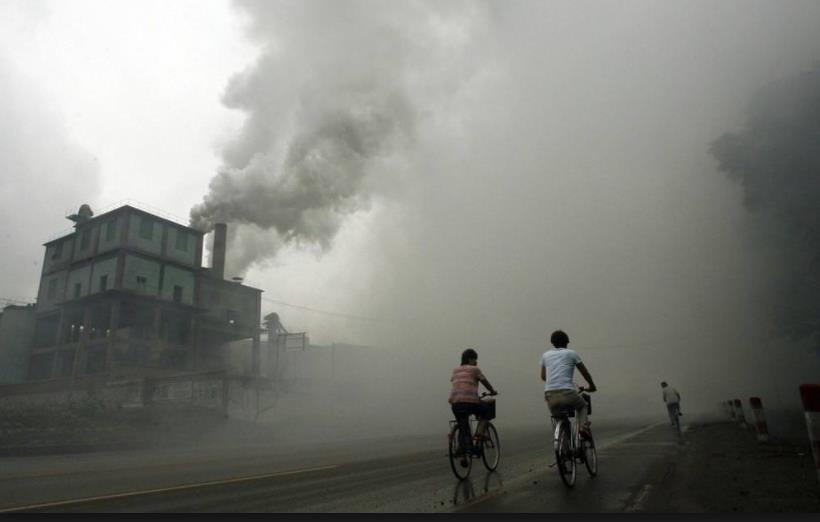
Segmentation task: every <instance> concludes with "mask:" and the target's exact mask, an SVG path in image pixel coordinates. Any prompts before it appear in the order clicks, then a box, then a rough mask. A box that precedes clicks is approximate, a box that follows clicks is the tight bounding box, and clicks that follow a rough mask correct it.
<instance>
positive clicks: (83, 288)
mask: <svg viewBox="0 0 820 522" xmlns="http://www.w3.org/2000/svg"><path fill="white" fill-rule="evenodd" d="M89 275H91V265H88V266H84V267H82V268H75V269H74V270H72V271H71V272H69V274H68V286H67V287H66V290H65V291H66V299H75V298H77V297H83V296H86V295H88V276H89ZM74 285H80V295H79V296H77V295H75V292H74Z"/></svg>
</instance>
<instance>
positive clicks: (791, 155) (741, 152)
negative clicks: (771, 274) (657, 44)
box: [709, 66, 820, 347]
mask: <svg viewBox="0 0 820 522" xmlns="http://www.w3.org/2000/svg"><path fill="white" fill-rule="evenodd" d="M709 151H710V152H711V154H712V155H713V156H714V157H715V159H717V161H718V169H719V170H721V171H723V172H725V173H726V174H727V175H728V177H729V179H731V180H733V181H735V182H737V183H739V184H740V185H741V186H742V187H743V194H744V204H745V206H746V208H747V209H748V210H749V212H751V213H753V214H756V215H758V216H761V217H765V219H767V220H768V223H769V224H770V226H772V227H773V229H774V230H776V234H771V235H770V236H768V237H767V240H769V239H771V240H772V241H776V242H777V243H776V246H777V248H778V249H779V252H780V253H781V261H782V264H781V266H779V267H778V269H779V270H780V272H779V273H778V274H777V278H776V279H775V280H776V282H777V283H776V285H777V288H776V294H775V296H776V300H777V301H778V302H776V303H773V304H774V305H775V308H774V309H775V320H776V324H777V326H778V328H779V329H780V332H781V333H782V334H784V335H786V336H788V337H789V338H792V339H795V340H798V339H805V338H807V337H813V338H815V339H816V340H820V335H818V334H819V333H820V66H815V68H814V69H813V70H810V71H808V72H805V73H802V74H799V75H796V76H792V77H789V78H785V79H782V80H779V81H776V82H774V83H772V84H770V85H768V86H766V87H765V88H763V89H761V90H760V91H759V92H758V93H757V94H756V95H755V96H754V97H753V99H752V101H751V103H750V105H749V108H748V118H747V121H746V124H745V127H744V128H743V129H742V130H741V131H740V132H737V133H726V134H724V135H723V136H721V137H720V138H718V139H717V140H715V141H714V142H713V143H712V144H711V146H710V149H709ZM816 346H817V347H820V344H816Z"/></svg>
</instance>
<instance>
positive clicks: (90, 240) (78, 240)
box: [72, 223, 100, 263]
mask: <svg viewBox="0 0 820 522" xmlns="http://www.w3.org/2000/svg"><path fill="white" fill-rule="evenodd" d="M99 233H100V226H99V224H97V223H91V224H85V225H81V226H80V227H78V228H77V232H76V233H75V234H74V255H73V256H72V260H73V262H75V263H76V262H77V261H82V260H84V259H90V258H91V257H93V256H94V253H95V246H96V245H97V236H98V235H99ZM84 237H87V240H86V242H84V241H83V238H84Z"/></svg>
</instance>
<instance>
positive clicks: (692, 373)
mask: <svg viewBox="0 0 820 522" xmlns="http://www.w3.org/2000/svg"><path fill="white" fill-rule="evenodd" d="M216 4H217V3H213V4H211V3H209V5H216ZM123 5H125V4H123ZM179 5H183V4H179ZM220 5H222V4H221V3H220ZM152 6H153V7H151V8H150V9H155V10H158V11H156V12H157V13H160V14H161V12H162V9H163V8H162V7H161V6H160V7H157V6H155V5H153V4H152ZM146 9H148V8H146ZM179 9H182V8H179ZM191 9H192V11H191V13H189V14H190V16H187V17H186V16H185V14H184V13H182V14H180V13H175V14H176V15H177V16H176V17H172V18H170V21H169V18H168V17H162V16H155V17H151V18H149V19H148V21H145V22H139V23H137V24H136V27H133V26H132V27H131V31H130V32H127V33H124V34H126V35H128V34H131V33H133V34H140V35H142V37H143V39H142V40H141V41H143V42H149V43H150V42H151V41H152V38H153V35H155V34H156V31H152V30H155V29H156V28H155V27H154V26H153V25H151V24H156V23H159V22H156V20H163V22H162V23H163V25H162V26H161V28H162V27H165V25H166V24H167V25H169V26H170V27H172V28H173V27H174V26H175V24H177V25H178V26H179V27H186V28H187V31H186V33H185V35H184V36H185V38H182V37H180V39H181V42H182V43H183V44H184V42H188V41H196V42H205V41H208V42H213V41H214V39H213V37H212V35H209V29H210V30H211V32H212V28H213V27H221V26H220V23H219V22H218V20H231V22H225V23H237V24H238V22H236V20H239V21H241V24H238V26H239V27H241V29H240V30H237V33H236V34H237V36H236V38H237V39H239V40H241V41H242V45H244V46H247V48H249V49H251V50H248V49H247V48H245V47H241V46H240V44H237V43H232V44H231V45H236V46H237V49H241V52H240V51H239V50H237V51H236V52H235V53H234V54H233V55H231V56H237V57H241V59H237V60H235V61H234V60H230V59H226V58H225V57H224V56H222V55H219V56H221V58H220V64H221V68H220V69H218V70H219V72H220V74H222V73H224V74H222V75H221V76H220V75H219V74H216V73H214V74H212V75H211V76H209V77H208V78H209V79H210V81H207V82H205V81H203V82H200V83H199V84H196V85H190V86H188V88H187V90H186V92H187V93H189V95H190V96H191V97H192V98H193V97H195V96H196V95H197V94H198V93H201V92H206V91H207V92H208V93H212V94H213V96H212V98H207V101H206V100H205V99H203V100H202V101H201V105H198V106H197V107H200V106H201V107H203V108H204V107H208V108H209V109H208V110H213V111H214V113H213V115H212V116H209V117H208V118H209V119H208V120H207V121H208V122H210V123H209V124H208V125H212V127H213V129H214V130H213V131H212V132H211V134H210V138H211V143H213V144H214V145H213V148H212V149H208V147H205V146H204V145H202V142H203V141H204V140H200V141H198V142H196V143H186V146H181V147H168V148H169V149H171V148H174V149H178V150H180V151H182V153H184V154H187V155H188V156H190V158H191V161H194V160H196V161H198V162H199V163H197V165H207V166H208V167H211V166H212V167H213V168H200V169H198V170H197V172H196V173H190V172H188V171H186V169H191V167H190V165H188V166H186V163H185V161H183V160H182V159H180V160H179V161H178V162H176V163H175V162H166V164H165V165H163V164H162V163H161V162H159V161H158V164H156V165H153V167H155V168H154V169H146V170H145V175H149V171H150V175H153V176H157V177H156V178H152V179H157V180H160V179H162V180H164V179H168V180H175V183H176V185H174V186H173V187H169V188H167V190H165V191H164V192H163V194H156V192H157V187H158V186H159V187H162V184H161V183H160V184H156V183H154V184H153V185H152V184H151V183H148V187H143V186H141V185H139V186H138V185H136V184H133V185H128V186H129V187H132V190H133V191H136V192H138V193H139V196H138V199H142V200H149V201H151V202H154V204H155V205H156V206H160V207H162V208H164V209H166V210H168V211H170V212H173V213H175V214H177V215H189V216H190V219H191V223H192V224H193V225H194V226H197V227H200V228H202V229H205V230H207V229H208V228H209V227H210V226H211V225H212V224H213V223H214V222H219V221H225V222H227V223H229V227H230V228H229V230H230V232H229V235H230V237H229V245H228V262H227V270H226V276H228V277H230V276H234V275H239V276H244V277H245V281H246V283H248V284H251V285H252V286H256V287H258V288H262V289H264V290H265V293H264V294H263V296H264V298H265V299H266V300H265V301H263V313H267V312H270V311H276V312H277V313H279V314H280V316H281V317H282V320H283V322H284V323H285V325H286V326H287V327H288V328H289V329H290V330H291V331H307V332H308V334H309V335H310V338H311V340H313V341H314V342H315V343H320V344H323V343H331V342H334V341H339V342H349V343H355V344H362V345H368V346H372V347H374V348H373V349H374V350H379V351H380V355H379V356H374V357H373V358H372V360H371V361H369V362H368V363H366V364H362V368H361V374H360V375H361V376H360V387H359V388H358V389H357V390H359V391H355V392H354V391H351V393H352V394H353V395H355V396H356V397H357V400H364V398H365V397H370V398H371V399H372V400H373V402H372V403H362V409H363V411H372V412H373V414H372V415H370V414H368V415H364V414H362V416H360V417H361V418H372V419H373V422H377V421H379V419H383V422H384V424H385V425H390V423H396V425H401V426H403V427H405V428H406V429H411V428H410V425H414V426H416V427H417V428H416V429H419V430H421V429H425V430H428V431H429V430H430V429H436V428H437V427H438V428H440V426H441V423H442V422H444V419H446V418H447V417H448V416H449V410H448V408H447V406H446V403H445V400H446V396H447V393H448V391H449V382H448V380H449V374H450V370H451V368H452V367H453V366H454V365H456V364H457V362H458V359H459V354H460V352H461V351H462V350H463V349H464V348H466V347H473V348H475V349H476V350H477V351H478V353H479V364H480V366H481V367H482V368H483V369H484V371H485V373H486V374H487V376H488V377H489V379H490V381H491V382H492V383H493V384H494V385H495V386H496V387H497V388H498V389H499V390H500V391H501V393H502V395H501V396H500V397H499V401H500V402H499V417H500V418H506V419H507V421H508V422H525V421H527V420H530V419H533V418H534V416H540V415H543V400H542V398H541V393H540V390H541V389H542V388H541V387H542V384H541V382H540V380H539V378H538V359H539V356H540V354H541V353H542V352H543V351H544V349H546V347H547V338H548V336H549V333H550V332H551V331H552V330H554V329H556V328H563V329H565V330H566V331H567V332H568V333H569V335H570V338H571V344H570V346H571V347H574V348H576V349H577V350H578V351H579V352H580V354H581V356H582V358H583V359H584V361H585V363H586V364H587V367H588V368H589V369H590V371H591V373H592V375H593V377H594V378H595V380H596V382H597V384H598V386H599V388H600V393H599V394H598V395H597V397H596V398H595V400H596V402H597V403H598V404H599V405H600V406H599V407H598V408H597V411H596V414H598V415H605V414H611V415H619V416H632V415H640V414H643V413H646V412H655V413H657V414H658V415H659V416H661V418H662V415H664V410H663V405H662V404H661V401H660V388H659V382H660V381H661V380H666V381H668V382H670V383H671V384H672V385H673V386H675V387H676V388H677V389H678V390H679V391H680V392H681V394H682V396H683V407H684V411H685V412H691V413H696V412H698V411H701V412H706V411H711V410H716V408H717V404H718V403H719V402H720V401H723V400H725V399H728V398H733V397H741V398H743V397H748V396H749V395H759V396H761V397H763V398H764V401H765V402H766V403H767V404H771V405H772V406H774V405H777V406H781V407H789V408H791V407H796V406H797V404H798V397H797V391H796V390H797V385H798V384H800V383H801V382H814V381H816V379H817V375H818V374H820V373H819V372H818V357H817V348H816V346H817V338H816V335H815V334H816V331H817V330H816V329H817V320H816V317H817V315H816V311H817V309H818V306H817V305H818V301H817V297H816V296H817V295H818V294H817V292H816V286H817V283H816V274H817V272H816V270H817V263H816V260H817V255H818V248H817V246H816V241H817V235H816V234H813V233H812V231H813V230H814V229H815V228H816V226H817V221H816V220H817V201H818V198H817V181H816V180H815V177H814V176H815V175H816V173H817V166H818V163H817V149H816V143H817V137H818V136H817V133H818V131H817V129H818V121H820V116H818V113H817V107H818V101H817V92H818V90H817V80H816V78H817V65H816V64H817V63H818V59H819V57H820V33H818V31H817V30H816V21H817V20H818V19H820V4H818V3H817V2H815V1H790V2H771V1H752V0H742V1H740V0H737V1H728V0H724V1H720V2H714V1H711V0H710V1H686V2H653V1H639V0H633V1H628V2H616V1H610V2H588V1H573V2H560V1H550V2H539V1H509V2H503V3H502V2H481V1H435V2H432V1H431V2H424V1H412V2H411V1H391V2H384V1H353V0H348V1H293V2H272V1H266V2H261V1H259V2H251V1H236V2H234V3H232V4H230V9H227V8H226V9H225V11H226V12H227V13H230V16H228V15H227V14H225V13H222V16H221V17H217V16H214V18H213V21H212V22H211V24H210V25H208V24H203V27H202V31H201V33H198V32H197V31H196V30H194V29H196V28H195V27H194V29H191V27H190V26H189V24H184V23H182V21H183V20H197V17H196V16H195V14H194V11H193V9H195V8H194V7H191ZM151 12H152V13H153V12H155V11H151ZM130 19H136V20H142V19H141V18H139V17H136V16H132V17H131V18H130ZM124 23H125V22H124V21H123V20H122V19H116V18H112V19H111V20H109V21H108V24H110V26H111V27H116V26H117V24H124ZM140 24H143V25H140ZM109 29H110V28H109ZM160 33H161V34H164V33H163V32H162V31H160ZM125 37H126V36H123V38H125ZM108 38H111V39H112V41H114V42H116V41H118V40H117V39H116V38H114V37H112V36H110V33H109V36H108ZM224 38H225V39H224V40H219V39H216V40H215V41H231V42H233V40H230V39H228V37H224ZM180 45H182V44H180ZM167 47H168V48H169V49H171V48H177V46H176V44H175V45H171V43H170V41H169V42H168V46H167ZM182 48H184V49H191V51H190V53H191V54H190V55H189V57H190V58H192V59H191V60H190V63H188V64H187V65H186V66H180V67H178V68H169V69H168V70H169V72H168V74H167V75H158V76H157V77H155V78H153V79H152V80H151V82H152V83H149V84H148V85H156V86H158V87H157V88H158V89H159V86H162V85H166V83H167V84H168V85H171V84H172V83H173V82H176V81H178V80H179V79H180V78H186V77H188V75H189V74H195V73H196V71H198V70H199V69H198V67H199V66H200V65H199V64H200V63H201V62H202V60H203V58H202V57H203V56H209V55H218V53H216V50H215V49H210V48H208V49H204V48H203V47H202V46H191V47H184V46H183V47H182ZM211 51H213V52H211ZM85 52H89V53H90V52H91V51H89V50H86V51H85ZM159 55H160V53H158V54H157V56H159ZM194 58H195V59H194ZM131 59H134V60H136V63H138V64H139V67H143V68H146V69H148V70H151V67H153V65H152V62H154V61H157V60H155V59H154V58H151V57H150V56H143V55H138V56H137V58H133V57H132V58H131ZM180 63H182V62H180ZM160 64H161V65H163V66H168V64H165V63H163V62H161V61H160ZM214 70H216V68H215V67H214ZM810 71H814V72H813V73H810ZM807 74H808V75H807ZM812 75H813V76H812ZM143 87H144V85H143ZM142 91H146V92H148V93H150V91H151V89H144V88H143V89H142ZM132 95H133V96H142V95H143V93H138V94H132ZM145 95H146V96H147V94H145ZM183 98H184V94H182V93H180V94H179V98H173V99H172V100H171V103H169V102H168V100H160V101H158V103H156V104H155V106H154V107H153V108H150V107H142V106H141V110H140V111H136V112H138V113H139V114H153V115H156V116H155V117H156V118H157V120H158V121H163V119H165V120H167V121H168V122H169V123H178V122H182V125H183V127H184V128H182V129H180V130H179V132H174V133H171V132H165V133H162V132H159V131H157V132H155V133H154V134H156V135H157V136H159V138H157V139H158V141H162V140H166V141H167V140H168V139H171V137H173V136H177V135H178V136H186V135H187V133H191V132H196V131H197V130H198V129H200V128H203V126H204V124H199V123H196V124H194V123H193V122H195V121H196V122H198V121H199V120H197V118H198V117H200V116H199V114H210V113H207V111H204V110H200V111H197V110H194V109H193V108H192V109H191V110H190V111H186V112H183V113H179V112H177V111H173V110H170V109H169V107H174V106H175V105H174V103H173V102H174V101H175V100H178V99H179V100H181V99H183ZM0 103H7V101H6V100H3V101H2V102H0ZM214 107H216V108H218V109H219V111H225V112H229V113H230V114H232V116H231V117H230V118H229V117H228V116H225V115H224V114H223V113H222V112H219V113H217V111H216V109H215V108H214ZM156 128H157V129H161V127H160V126H157V127H156ZM783 128H786V129H788V132H778V131H779V130H780V129H783ZM99 132H101V133H102V132H103V131H102V130H100V131H99ZM152 143H153V142H152ZM154 145H156V146H155V147H147V148H146V150H145V154H142V155H140V157H142V156H145V157H154V158H160V159H161V158H163V157H164V156H163V154H171V152H170V151H166V150H163V149H161V144H160V143H159V142H157V143H154ZM157 150H159V151H160V153H159V154H155V153H156V151H157ZM204 150H207V154H214V158H215V159H213V161H210V163H209V162H206V161H204V160H202V159H201V158H202V157H204V155H205V154H206V153H205V152H203V151H204ZM126 163H127V162H123V164H122V165H112V164H111V163H110V162H109V164H108V165H107V166H106V165H105V164H104V165H103V168H102V173H101V176H102V177H103V179H104V183H107V186H109V187H110V186H113V185H116V183H117V182H118V181H119V180H120V178H117V176H120V174H117V173H116V172H117V171H119V170H122V169H125V171H126V172H128V170H127V166H126ZM6 165H8V162H5V161H4V174H3V175H4V176H9V174H8V173H9V172H10V170H9V169H8V168H5V166H6ZM121 176H122V181H123V182H125V180H126V178H127V179H131V178H132V177H133V176H126V175H124V174H123V175H121ZM182 180H185V182H186V183H187V184H183V182H182ZM149 189H150V190H149ZM139 191H142V192H139ZM151 191H153V192H151ZM106 193H107V194H108V193H111V189H110V188H109V189H108V192H106ZM77 203H79V202H77ZM66 206H67V207H69V208H70V207H74V206H76V205H75V203H74V201H73V200H72V202H71V203H69V204H68V205H66ZM38 241H39V239H38ZM300 307H301V308H300ZM324 312H332V313H324ZM391 376H392V378H391ZM327 386H330V385H329V384H328V385H327ZM361 390H366V393H365V392H361V393H359V392H360V391H361ZM323 391H327V390H326V389H319V390H314V392H315V395H316V397H323V396H324V397H327V395H322V392H323ZM294 404H295V403H294ZM303 404H307V402H304V403H303ZM311 404H313V405H315V406H316V409H317V411H319V410H320V409H321V408H322V407H323V405H322V402H321V400H318V399H317V400H315V401H313V402H312V403H311ZM368 404H369V406H368ZM397 405H400V406H397ZM367 408H370V410H368V409H367ZM391 411H395V412H397V414H396V415H388V413H387V412H391ZM534 412H536V413H534ZM306 417H309V415H307V413H306ZM360 417H357V418H359V420H361V418H360ZM408 419H409V420H408ZM542 420H543V418H542V417H537V418H535V421H537V422H541V421H542Z"/></svg>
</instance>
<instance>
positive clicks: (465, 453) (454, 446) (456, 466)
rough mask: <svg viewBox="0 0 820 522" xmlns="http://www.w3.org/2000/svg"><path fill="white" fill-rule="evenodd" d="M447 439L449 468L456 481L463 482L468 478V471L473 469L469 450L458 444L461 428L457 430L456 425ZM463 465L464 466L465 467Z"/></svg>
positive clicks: (460, 437)
mask: <svg viewBox="0 0 820 522" xmlns="http://www.w3.org/2000/svg"><path fill="white" fill-rule="evenodd" d="M465 438H466V437H465ZM448 439H449V448H448V455H449V457H450V468H451V469H452V470H453V474H454V475H455V476H456V478H457V479H458V480H464V479H466V478H467V477H469V476H470V470H472V469H473V458H472V456H471V455H470V449H469V448H468V447H462V444H461V442H460V440H461V439H462V436H461V428H459V426H458V425H457V424H456V425H455V426H453V429H451V430H450V434H449V435H448ZM468 440H469V439H468ZM464 464H466V466H465V465H464Z"/></svg>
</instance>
